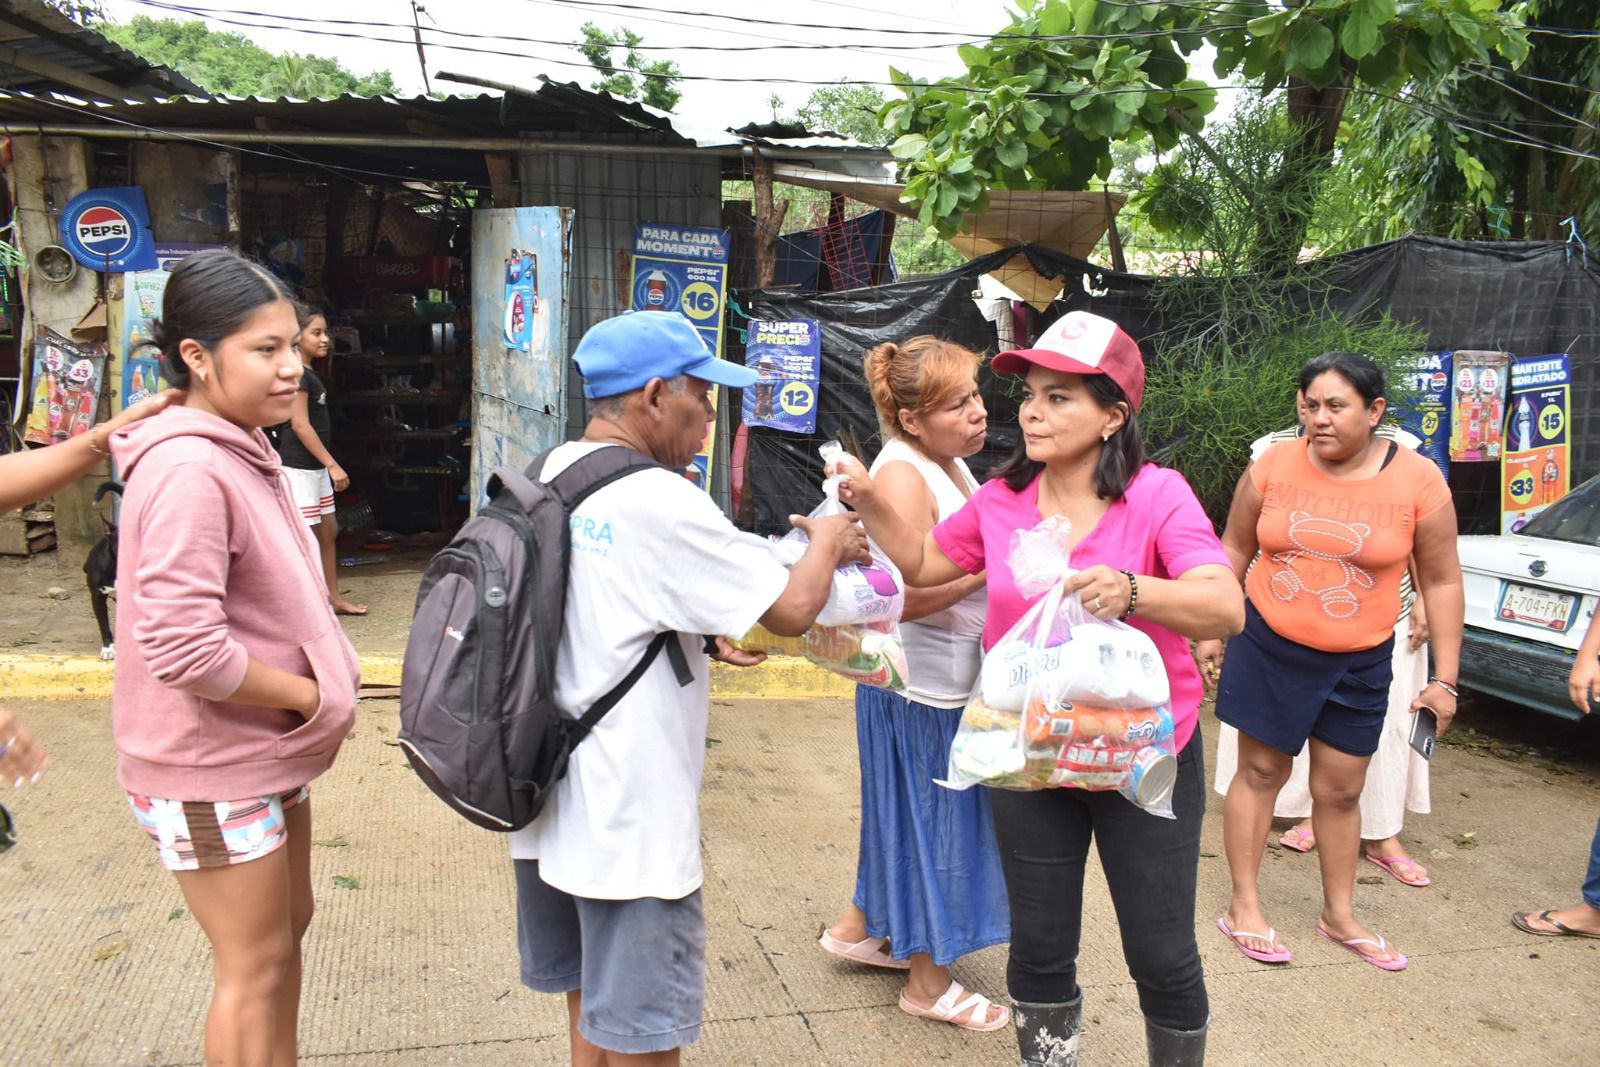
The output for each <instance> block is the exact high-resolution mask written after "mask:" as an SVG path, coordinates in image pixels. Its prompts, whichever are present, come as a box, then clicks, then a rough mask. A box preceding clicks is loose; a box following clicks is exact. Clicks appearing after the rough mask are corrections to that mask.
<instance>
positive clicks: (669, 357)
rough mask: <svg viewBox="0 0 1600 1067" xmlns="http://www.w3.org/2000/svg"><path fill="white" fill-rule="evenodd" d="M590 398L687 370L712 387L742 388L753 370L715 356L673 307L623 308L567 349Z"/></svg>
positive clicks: (750, 382)
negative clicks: (670, 309)
mask: <svg viewBox="0 0 1600 1067" xmlns="http://www.w3.org/2000/svg"><path fill="white" fill-rule="evenodd" d="M572 361H573V362H574V363H576V364H577V365H578V373H579V374H581V375H583V395H584V396H586V397H588V398H589V399H590V400H602V399H604V398H606V397H608V396H620V395H621V394H623V393H631V392H633V391H634V390H635V389H643V388H644V387H645V384H646V383H647V382H649V381H650V379H651V378H667V379H671V378H676V377H678V375H680V374H687V375H688V376H689V377H691V378H699V379H700V380H701V381H703V382H710V383H711V384H713V385H726V386H729V387H730V388H733V389H747V388H749V387H750V386H752V385H754V384H755V383H756V377H757V375H756V372H755V371H754V370H751V369H750V368H748V367H741V366H739V365H738V364H737V363H729V362H728V361H727V360H725V359H718V358H717V357H716V354H715V353H713V352H712V351H710V350H709V349H708V348H706V343H705V342H704V341H703V340H701V339H700V332H699V331H698V330H696V329H695V328H694V327H693V326H691V325H689V320H688V319H686V318H684V317H683V316H682V315H679V314H678V313H677V312H675V311H624V312H623V313H622V314H621V315H618V316H616V317H615V318H610V319H606V320H605V321H603V322H599V323H596V324H595V325H594V326H592V327H590V329H589V332H588V333H586V334H584V335H583V340H581V341H579V342H578V350H577V351H576V352H574V353H572Z"/></svg>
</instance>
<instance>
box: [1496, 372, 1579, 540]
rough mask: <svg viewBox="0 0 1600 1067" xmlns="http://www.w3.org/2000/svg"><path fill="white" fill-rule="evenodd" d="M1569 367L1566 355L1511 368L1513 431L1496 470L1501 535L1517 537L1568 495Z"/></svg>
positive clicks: (1570, 385)
mask: <svg viewBox="0 0 1600 1067" xmlns="http://www.w3.org/2000/svg"><path fill="white" fill-rule="evenodd" d="M1571 410H1572V365H1571V360H1570V359H1568V357H1567V356H1566V354H1565V353H1562V354H1559V355H1554V356H1540V357H1538V358H1534V359H1519V360H1517V362H1516V363H1515V364H1513V365H1512V367H1511V427H1510V432H1509V434H1508V436H1507V440H1506V451H1505V458H1504V460H1503V462H1502V463H1501V466H1500V484H1501V486H1502V492H1501V495H1500V532H1501V533H1516V532H1517V531H1518V530H1521V529H1522V528H1523V527H1524V526H1526V525H1527V524H1528V520H1529V519H1531V518H1533V517H1534V516H1535V515H1537V514H1539V512H1541V511H1543V510H1544V509H1545V508H1547V507H1549V506H1550V505H1551V504H1554V503H1555V502H1556V501H1557V500H1560V499H1561V498H1562V497H1564V496H1566V495H1567V489H1568V488H1569V487H1570V486H1571V479H1572V464H1571V457H1570V454H1569V447H1570V446H1569V445H1568V443H1567V442H1568V438H1567V426H1568V424H1569V422H1570V421H1571Z"/></svg>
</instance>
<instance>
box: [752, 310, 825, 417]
mask: <svg viewBox="0 0 1600 1067" xmlns="http://www.w3.org/2000/svg"><path fill="white" fill-rule="evenodd" d="M748 333H749V342H748V344H747V346H746V348H745V355H744V365H745V366H746V367H749V368H750V369H751V370H753V371H755V372H756V373H757V374H759V375H760V377H759V378H757V379H756V384H755V385H754V386H753V387H752V388H750V389H746V390H745V391H744V424H745V425H746V426H770V427H771V428H772V429H774V430H787V431H789V432H790V433H816V432H817V388H818V385H819V382H820V378H821V374H822V329H821V327H820V326H819V325H818V324H817V321H816V320H815V319H793V320H790V321H763V320H760V319H753V320H751V322H750V328H749V331H748Z"/></svg>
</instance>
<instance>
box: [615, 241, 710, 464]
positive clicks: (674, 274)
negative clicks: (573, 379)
mask: <svg viewBox="0 0 1600 1067" xmlns="http://www.w3.org/2000/svg"><path fill="white" fill-rule="evenodd" d="M727 285H728V231H727V230H719V229H714V228H708V227H702V226H668V225H663V224H662V223H656V222H646V223H642V224H640V225H639V226H638V227H637V228H636V229H635V230H634V236H633V302H632V307H633V310H635V311H667V312H672V311H676V312H678V313H679V314H681V315H683V316H684V317H685V318H687V319H688V320H689V322H690V324H691V325H692V326H694V328H695V329H696V330H698V331H699V333H700V337H701V339H702V340H704V341H705V343H706V349H707V351H709V352H711V353H712V354H713V355H715V356H716V357H717V358H718V359H721V358H722V321H723V316H724V314H725V312H724V307H725V300H724V297H725V295H726V293H727ZM717 393H718V390H716V389H713V390H712V392H711V406H712V407H713V408H714V407H716V405H717V402H718V397H717ZM715 445H716V424H715V423H713V424H712V428H711V430H710V431H709V432H708V433H707V434H706V445H705V448H704V449H702V450H701V452H700V454H699V455H697V456H696V457H695V459H694V464H693V465H692V467H691V468H689V469H687V470H685V471H684V477H686V478H688V479H690V480H691V481H693V482H694V483H695V484H696V485H698V486H700V487H701V488H702V489H706V490H708V491H709V490H710V488H711V455H712V449H713V448H714V447H715Z"/></svg>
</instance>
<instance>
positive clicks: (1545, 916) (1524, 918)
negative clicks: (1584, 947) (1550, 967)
mask: <svg viewBox="0 0 1600 1067" xmlns="http://www.w3.org/2000/svg"><path fill="white" fill-rule="evenodd" d="M1555 910H1556V909H1554V908H1548V909H1546V910H1545V911H1541V912H1539V914H1538V919H1539V921H1540V922H1542V923H1549V924H1550V925H1551V926H1554V927H1555V929H1554V930H1540V929H1539V928H1537V927H1535V926H1530V925H1529V924H1528V916H1530V915H1532V914H1533V912H1531V911H1519V912H1515V913H1514V914H1513V915H1512V916H1511V924H1512V925H1513V926H1515V927H1516V928H1517V929H1518V930H1521V931H1522V932H1523V933H1525V934H1532V935H1534V936H1535V937H1593V938H1600V934H1591V933H1590V932H1589V931H1587V930H1574V929H1573V928H1572V927H1570V926H1568V925H1567V924H1566V923H1564V922H1561V921H1560V920H1559V919H1552V918H1550V912H1552V911H1555Z"/></svg>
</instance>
